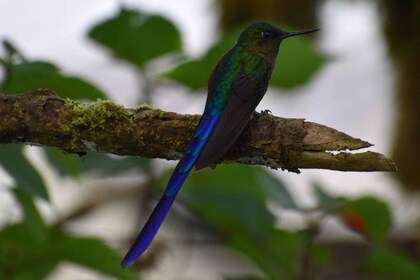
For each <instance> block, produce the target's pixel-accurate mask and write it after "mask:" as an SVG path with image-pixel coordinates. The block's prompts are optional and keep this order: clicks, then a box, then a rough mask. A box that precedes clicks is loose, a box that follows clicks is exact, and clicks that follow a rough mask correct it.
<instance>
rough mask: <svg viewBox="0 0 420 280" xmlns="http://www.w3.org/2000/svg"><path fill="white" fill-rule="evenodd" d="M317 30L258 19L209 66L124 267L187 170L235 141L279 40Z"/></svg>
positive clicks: (261, 90)
mask: <svg viewBox="0 0 420 280" xmlns="http://www.w3.org/2000/svg"><path fill="white" fill-rule="evenodd" d="M315 31H318V29H309V30H303V31H296V32H286V31H283V30H281V29H279V28H277V27H275V26H273V25H271V24H269V23H265V22H256V23H253V24H251V25H250V26H248V27H247V28H246V29H245V30H244V31H243V32H242V33H241V35H240V36H239V39H238V41H237V43H236V45H235V46H234V47H233V48H232V49H231V50H230V51H228V52H227V53H226V54H225V55H224V56H223V58H222V59H221V60H220V62H219V63H218V64H217V66H216V68H215V69H214V70H213V73H212V74H211V76H210V78H209V82H208V96H207V101H206V105H205V109H204V113H203V116H202V117H201V120H200V122H199V124H198V126H197V129H196V131H195V132H194V135H193V137H192V139H191V140H190V142H189V144H188V146H187V150H186V152H185V154H184V156H183V157H182V159H181V160H180V161H179V163H178V165H177V166H176V168H175V170H174V172H173V173H172V176H171V178H170V179H169V182H168V184H167V186H166V190H165V192H164V194H163V196H162V197H161V199H160V200H159V202H158V204H157V205H156V207H155V209H154V210H153V212H152V214H151V215H150V217H149V219H148V220H147V222H146V224H145V225H144V227H143V229H142V230H141V232H140V234H139V236H138V237H137V239H136V241H135V242H134V244H133V246H132V247H131V248H130V250H129V251H128V253H127V255H126V256H125V258H124V259H123V261H122V263H121V264H122V266H123V267H127V266H130V265H131V264H133V263H134V262H135V260H136V259H137V258H138V257H139V256H140V255H141V254H142V253H143V252H144V251H145V250H146V249H147V248H148V247H149V245H150V243H151V242H152V240H153V238H154V236H155V235H156V233H157V231H158V230H159V227H160V225H161V224H162V222H163V220H164V219H165V217H166V214H167V213H168V211H169V208H170V207H171V205H172V203H173V202H174V200H175V197H176V195H177V194H178V192H179V190H180V188H181V186H182V184H183V183H184V181H185V179H186V178H187V176H188V174H189V173H190V171H191V170H192V169H195V170H198V169H202V168H204V167H207V166H209V165H212V164H214V163H215V162H216V161H217V160H218V159H219V158H220V157H221V156H223V154H224V153H225V152H226V151H227V150H228V149H229V148H230V147H231V146H232V145H233V143H235V141H236V139H237V138H238V136H239V135H240V134H241V132H242V130H243V129H244V128H245V126H246V124H247V123H248V120H249V119H250V117H251V115H252V113H253V112H254V110H255V108H256V107H257V105H258V103H259V102H260V101H261V99H262V98H263V96H264V94H265V92H266V91H267V87H268V82H269V80H270V78H271V75H272V73H273V70H274V64H275V62H276V57H277V54H278V51H279V47H280V43H281V41H283V40H284V39H286V38H288V37H292V36H296V35H301V34H306V33H311V32H315Z"/></svg>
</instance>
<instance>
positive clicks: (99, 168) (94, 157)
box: [46, 148, 149, 177]
mask: <svg viewBox="0 0 420 280" xmlns="http://www.w3.org/2000/svg"><path fill="white" fill-rule="evenodd" d="M46 155H47V158H48V160H49V161H50V162H51V164H52V165H53V166H54V167H55V168H56V170H57V171H58V172H59V173H60V175H61V176H65V175H69V176H73V177H76V176H79V175H80V173H81V172H82V171H83V172H84V173H86V172H99V173H101V174H106V175H115V174H118V173H120V172H124V171H127V170H130V169H133V168H145V167H146V166H148V162H149V160H148V159H147V158H142V157H134V156H115V155H112V156H111V155H108V154H101V153H88V154H86V155H84V156H79V155H74V154H65V153H63V152H61V151H60V150H57V149H52V148H48V149H46Z"/></svg>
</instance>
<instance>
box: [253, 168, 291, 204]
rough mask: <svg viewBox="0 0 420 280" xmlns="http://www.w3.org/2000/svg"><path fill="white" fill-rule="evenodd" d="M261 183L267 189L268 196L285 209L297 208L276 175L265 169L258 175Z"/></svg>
mask: <svg viewBox="0 0 420 280" xmlns="http://www.w3.org/2000/svg"><path fill="white" fill-rule="evenodd" d="M258 178H259V180H260V182H261V185H262V186H264V188H265V190H266V191H267V194H268V197H269V198H270V199H272V200H274V201H275V202H277V203H279V204H280V205H281V206H282V207H283V208H286V209H299V206H298V205H297V204H296V202H295V200H294V198H293V197H292V195H291V194H290V192H289V190H288V189H287V188H286V186H285V185H284V184H283V182H281V181H280V180H279V179H278V178H277V177H274V176H273V175H271V174H270V173H269V172H267V171H265V172H262V173H261V174H259V176H258Z"/></svg>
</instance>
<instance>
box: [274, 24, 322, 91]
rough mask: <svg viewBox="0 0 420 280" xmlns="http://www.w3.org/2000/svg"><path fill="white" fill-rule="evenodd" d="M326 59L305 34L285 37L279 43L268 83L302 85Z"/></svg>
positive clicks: (278, 85)
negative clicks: (277, 54) (273, 68)
mask: <svg viewBox="0 0 420 280" xmlns="http://www.w3.org/2000/svg"><path fill="white" fill-rule="evenodd" d="M288 30H289V28H288ZM326 60H327V59H326V57H325V56H324V55H322V54H321V53H319V52H318V51H317V50H316V48H315V47H314V44H313V43H311V41H310V40H309V39H308V38H305V35H302V36H296V37H293V38H290V39H286V40H285V41H284V42H282V43H281V47H280V52H279V56H278V57H277V62H276V69H275V71H274V74H273V77H272V78H271V82H270V84H271V85H272V86H275V87H281V88H292V87H296V86H299V85H303V84H305V83H307V82H308V81H309V80H310V79H311V77H312V76H313V75H314V74H315V73H316V72H317V71H318V70H319V69H320V68H321V66H322V65H323V64H324V63H325V61H326Z"/></svg>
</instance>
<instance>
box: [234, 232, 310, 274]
mask: <svg viewBox="0 0 420 280" xmlns="http://www.w3.org/2000/svg"><path fill="white" fill-rule="evenodd" d="M303 238H304V234H303V232H299V231H296V232H291V231H286V230H278V229H277V230H273V231H272V232H271V235H270V237H269V238H268V239H266V240H264V241H263V242H256V241H255V240H252V239H251V240H249V239H248V238H247V237H246V235H244V234H241V235H236V236H234V237H233V238H232V239H231V240H230V241H229V246H231V247H232V248H234V249H236V250H238V251H240V252H242V253H244V254H245V255H246V256H248V257H249V258H250V259H251V260H253V261H254V262H255V263H256V264H257V265H258V267H259V268H260V269H261V270H262V271H263V272H264V273H265V274H266V275H267V277H268V279H282V280H294V279H297V278H298V275H299V261H300V257H301V251H302V245H303V244H304V240H303Z"/></svg>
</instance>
